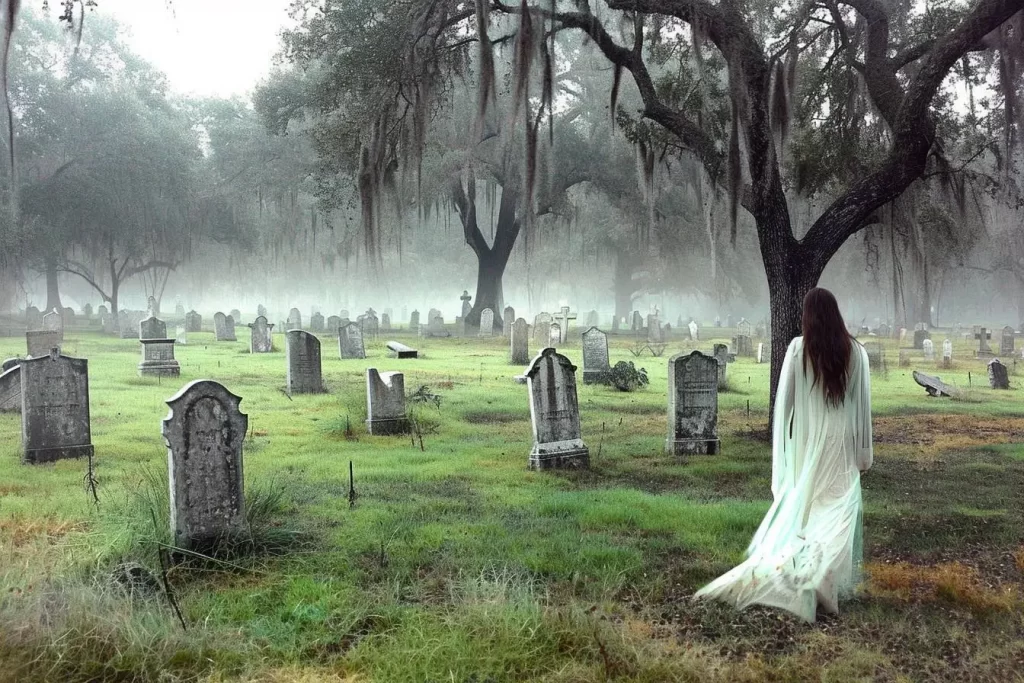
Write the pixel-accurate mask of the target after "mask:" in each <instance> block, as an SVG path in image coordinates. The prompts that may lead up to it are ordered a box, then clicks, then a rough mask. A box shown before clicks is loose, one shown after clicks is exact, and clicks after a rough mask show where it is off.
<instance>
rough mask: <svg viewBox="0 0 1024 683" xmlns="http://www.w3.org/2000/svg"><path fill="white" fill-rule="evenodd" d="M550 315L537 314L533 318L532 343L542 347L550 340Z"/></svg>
mask: <svg viewBox="0 0 1024 683" xmlns="http://www.w3.org/2000/svg"><path fill="white" fill-rule="evenodd" d="M550 335H551V314H550V313H538V314H537V315H535V316H534V317H533V336H534V341H535V342H537V343H538V344H542V345H543V346H547V345H548V342H549V341H550V340H551V336H550Z"/></svg>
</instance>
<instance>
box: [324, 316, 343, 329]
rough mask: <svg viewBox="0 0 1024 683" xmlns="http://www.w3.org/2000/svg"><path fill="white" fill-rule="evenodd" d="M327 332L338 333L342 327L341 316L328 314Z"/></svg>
mask: <svg viewBox="0 0 1024 683" xmlns="http://www.w3.org/2000/svg"><path fill="white" fill-rule="evenodd" d="M326 325H327V330H326V331H327V334H338V328H339V327H341V318H339V317H338V316H336V315H330V316H327V323H326Z"/></svg>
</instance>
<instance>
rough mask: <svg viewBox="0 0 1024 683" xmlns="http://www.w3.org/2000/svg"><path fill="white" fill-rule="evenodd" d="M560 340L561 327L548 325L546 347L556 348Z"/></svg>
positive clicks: (555, 324)
mask: <svg viewBox="0 0 1024 683" xmlns="http://www.w3.org/2000/svg"><path fill="white" fill-rule="evenodd" d="M561 340H562V326H561V325H559V324H558V323H551V324H550V325H548V346H556V347H557V346H558V343H559V342H560V341H561Z"/></svg>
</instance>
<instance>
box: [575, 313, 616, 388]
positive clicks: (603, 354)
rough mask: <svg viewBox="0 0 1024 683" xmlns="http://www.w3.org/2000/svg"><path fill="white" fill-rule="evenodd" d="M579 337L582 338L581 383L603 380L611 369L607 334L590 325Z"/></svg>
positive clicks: (594, 382) (593, 382)
mask: <svg viewBox="0 0 1024 683" xmlns="http://www.w3.org/2000/svg"><path fill="white" fill-rule="evenodd" d="M580 337H581V339H582V340H583V383H584V384H596V383H600V382H603V381H604V379H605V376H606V375H607V374H608V372H610V371H611V369H612V368H611V365H610V364H609V362H608V335H607V334H605V333H604V332H602V331H601V330H599V329H597V328H596V327H591V328H590V329H589V330H587V331H586V332H584V333H583V334H582V335H580Z"/></svg>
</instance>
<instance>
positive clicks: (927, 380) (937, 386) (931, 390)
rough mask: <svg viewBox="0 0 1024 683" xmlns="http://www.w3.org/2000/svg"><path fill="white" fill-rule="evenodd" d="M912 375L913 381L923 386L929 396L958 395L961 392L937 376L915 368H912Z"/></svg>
mask: <svg viewBox="0 0 1024 683" xmlns="http://www.w3.org/2000/svg"><path fill="white" fill-rule="evenodd" d="M913 375H914V381H915V382H917V383H918V384H919V385H920V386H922V387H924V390H925V391H927V392H928V395H929V396H959V395H960V393H961V392H960V391H959V390H958V389H956V388H955V387H951V386H949V385H948V384H946V383H945V382H943V381H942V380H941V379H939V378H938V377H932V376H931V375H926V374H924V373H923V372H918V371H917V370H914V373H913Z"/></svg>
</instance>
